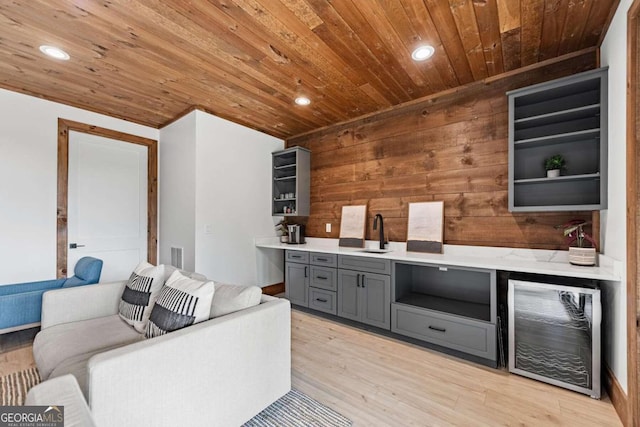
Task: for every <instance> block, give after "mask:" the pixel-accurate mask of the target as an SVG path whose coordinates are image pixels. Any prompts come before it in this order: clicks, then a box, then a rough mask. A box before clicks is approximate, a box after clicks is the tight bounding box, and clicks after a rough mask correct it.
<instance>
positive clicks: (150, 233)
mask: <svg viewBox="0 0 640 427" xmlns="http://www.w3.org/2000/svg"><path fill="white" fill-rule="evenodd" d="M70 131H76V132H82V133H88V134H91V135H96V136H102V137H105V138H110V139H116V140H119V141H124V142H129V143H131V144H137V145H144V146H145V147H147V260H148V261H149V262H150V263H152V264H155V263H156V262H157V252H158V141H156V140H155V139H149V138H143V137H141V136H137V135H131V134H128V133H123V132H118V131H114V130H111V129H105V128H101V127H98V126H92V125H88V124H85V123H79V122H74V121H71V120H66V119H58V211H57V268H56V269H57V277H58V278H63V277H67V245H68V237H67V219H68V218H67V208H68V202H69V200H68V194H67V192H68V185H69V132H70Z"/></svg>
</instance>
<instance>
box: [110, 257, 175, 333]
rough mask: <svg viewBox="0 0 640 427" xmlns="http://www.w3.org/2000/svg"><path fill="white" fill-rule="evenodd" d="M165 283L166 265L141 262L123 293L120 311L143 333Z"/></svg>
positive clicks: (125, 319)
mask: <svg viewBox="0 0 640 427" xmlns="http://www.w3.org/2000/svg"><path fill="white" fill-rule="evenodd" d="M164 281H165V268H164V265H162V264H161V265H158V266H153V265H151V264H149V263H148V262H144V261H143V262H141V263H140V264H138V266H137V267H136V268H135V270H133V273H131V277H129V282H128V283H127V285H126V286H125V288H124V291H123V292H122V299H121V300H120V305H119V308H118V311H119V313H120V317H122V319H124V321H125V322H127V323H128V324H130V325H131V326H133V327H134V328H135V329H136V330H137V331H138V332H140V333H143V332H144V331H145V328H146V327H147V322H148V321H149V315H151V308H152V307H153V303H154V302H155V300H156V299H157V298H158V293H159V292H160V289H161V288H162V285H163V284H164Z"/></svg>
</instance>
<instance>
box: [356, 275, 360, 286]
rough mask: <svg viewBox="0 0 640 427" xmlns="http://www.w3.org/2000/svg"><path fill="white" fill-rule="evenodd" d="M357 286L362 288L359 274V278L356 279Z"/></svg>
mask: <svg viewBox="0 0 640 427" xmlns="http://www.w3.org/2000/svg"><path fill="white" fill-rule="evenodd" d="M356 286H357V287H358V288H359V287H360V275H359V274H358V277H356Z"/></svg>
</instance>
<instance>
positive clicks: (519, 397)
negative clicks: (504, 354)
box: [292, 310, 621, 427]
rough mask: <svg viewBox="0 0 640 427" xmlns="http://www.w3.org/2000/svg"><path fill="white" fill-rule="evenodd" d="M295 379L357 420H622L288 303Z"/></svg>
mask: <svg viewBox="0 0 640 427" xmlns="http://www.w3.org/2000/svg"><path fill="white" fill-rule="evenodd" d="M292 365H293V368H292V371H293V387H294V388H296V389H298V390H300V391H302V392H304V393H306V394H307V395H309V396H311V397H313V398H314V399H316V400H318V401H320V402H323V403H324V404H326V405H327V406H329V407H331V408H333V409H335V410H336V411H338V412H340V413H341V414H343V415H344V416H346V417H348V418H350V419H351V420H353V421H354V425H356V426H451V425H455V426H502V425H504V426H576V427H577V426H581V427H586V426H594V427H595V426H598V427H603V426H620V425H621V423H620V421H619V420H618V417H617V415H616V412H615V410H614V408H613V406H612V405H611V403H610V401H609V399H608V398H607V397H606V396H605V397H604V398H603V400H601V401H598V400H594V399H591V398H590V397H588V396H583V395H580V394H578V393H574V392H571V391H568V390H564V389H561V388H558V387H554V386H550V385H547V384H543V383H540V382H537V381H533V380H530V379H527V378H524V377H520V376H517V375H511V374H509V373H507V372H506V371H501V370H495V369H490V368H486V367H483V366H479V365H476V364H473V363H468V362H465V361H461V360H459V359H456V358H453V357H449V356H445V355H442V354H440V353H437V352H433V351H431V350H427V349H424V348H421V347H417V346H414V345H411V344H407V343H403V342H400V341H397V340H394V339H391V338H386V337H381V336H378V335H375V334H372V333H369V332H366V331H361V330H359V329H355V328H352V327H350V326H345V325H342V324H339V323H335V322H332V321H329V320H326V319H322V318H320V317H317V316H314V315H311V314H307V313H302V312H300V311H296V310H294V311H293V315H292Z"/></svg>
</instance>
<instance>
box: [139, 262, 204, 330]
mask: <svg viewBox="0 0 640 427" xmlns="http://www.w3.org/2000/svg"><path fill="white" fill-rule="evenodd" d="M214 292H215V288H214V286H213V282H211V281H208V282H202V281H200V280H195V279H191V278H189V277H186V276H184V275H183V274H182V273H180V271H178V270H176V271H174V272H173V274H171V276H170V277H169V279H167V283H165V284H164V286H163V287H162V289H161V290H160V295H159V296H158V299H157V301H156V303H155V305H154V306H153V310H151V316H150V317H149V322H148V323H147V329H146V331H145V338H153V337H157V336H160V335H164V334H166V333H168V332H173V331H176V330H178V329H182V328H184V327H187V326H191V325H193V324H195V323H199V322H202V321H205V320H208V319H209V310H210V309H211V300H212V299H213V295H214Z"/></svg>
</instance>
